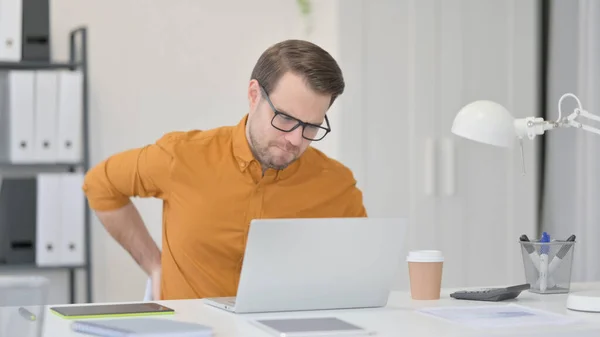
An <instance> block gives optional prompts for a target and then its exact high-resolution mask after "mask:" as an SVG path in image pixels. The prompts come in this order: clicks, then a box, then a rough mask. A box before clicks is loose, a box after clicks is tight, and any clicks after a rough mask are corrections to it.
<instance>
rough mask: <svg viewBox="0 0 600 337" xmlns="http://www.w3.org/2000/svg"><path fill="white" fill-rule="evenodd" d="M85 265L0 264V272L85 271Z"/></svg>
mask: <svg viewBox="0 0 600 337" xmlns="http://www.w3.org/2000/svg"><path fill="white" fill-rule="evenodd" d="M85 268H86V265H80V266H66V265H65V266H38V265H35V264H31V263H16V264H2V263H0V272H3V271H13V270H31V269H38V270H68V269H85Z"/></svg>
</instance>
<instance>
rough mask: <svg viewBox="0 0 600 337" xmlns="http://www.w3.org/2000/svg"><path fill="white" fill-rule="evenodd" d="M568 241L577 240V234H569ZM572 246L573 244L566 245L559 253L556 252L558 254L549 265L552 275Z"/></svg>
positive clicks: (549, 272) (549, 271)
mask: <svg viewBox="0 0 600 337" xmlns="http://www.w3.org/2000/svg"><path fill="white" fill-rule="evenodd" d="M567 242H575V235H571V236H569V238H568V239H567ZM571 246H573V244H568V245H564V246H562V247H561V248H560V250H559V251H558V253H556V256H554V258H553V259H552V262H550V265H549V266H548V275H552V273H554V271H555V270H556V268H558V265H559V264H560V263H561V262H562V259H563V258H564V257H565V255H567V253H568V252H569V249H571Z"/></svg>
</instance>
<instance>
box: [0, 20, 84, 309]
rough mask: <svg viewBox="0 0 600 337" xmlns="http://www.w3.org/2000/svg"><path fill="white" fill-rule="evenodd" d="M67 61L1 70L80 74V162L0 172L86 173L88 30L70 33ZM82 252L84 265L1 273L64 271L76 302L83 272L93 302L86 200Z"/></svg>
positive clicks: (1, 66) (5, 65)
mask: <svg viewBox="0 0 600 337" xmlns="http://www.w3.org/2000/svg"><path fill="white" fill-rule="evenodd" d="M69 38H70V40H69V60H68V62H32V61H23V62H3V61H0V71H6V70H52V69H55V70H72V71H76V70H78V71H81V73H82V80H83V83H82V86H83V87H82V95H83V97H82V107H81V113H82V115H83V116H82V117H83V118H82V124H83V125H81V130H82V142H83V144H82V160H81V162H79V163H73V164H71V163H69V164H63V163H57V164H11V163H0V169H1V170H18V172H31V173H36V172H37V173H42V172H73V171H76V170H78V169H79V170H82V171H83V172H87V170H88V169H89V166H90V160H89V130H88V120H89V104H88V102H89V100H88V78H89V74H88V58H87V47H88V46H87V28H86V27H79V28H76V29H74V30H72V31H71V32H70V33H69ZM84 245H85V247H84V251H85V258H84V261H85V263H84V264H83V265H74V266H70V265H65V266H63V265H61V266H56V267H51V266H38V265H36V264H28V263H24V264H0V271H12V270H65V271H67V272H68V273H69V297H70V298H69V301H70V303H75V298H76V272H77V271H78V270H84V272H85V280H86V282H85V283H86V284H85V287H86V289H85V294H86V299H85V302H88V303H89V302H92V301H93V300H92V271H91V252H90V251H91V240H90V212H89V206H88V203H87V200H85V211H84Z"/></svg>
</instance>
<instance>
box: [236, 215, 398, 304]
mask: <svg viewBox="0 0 600 337" xmlns="http://www.w3.org/2000/svg"><path fill="white" fill-rule="evenodd" d="M406 227H407V225H406V220H405V219H399V218H390V219H378V218H322V219H263V220H253V221H252V222H251V225H250V230H249V234H248V241H247V242H248V243H247V247H246V253H245V257H244V263H243V266H242V273H241V277H240V283H239V287H238V293H237V299H236V305H235V307H236V312H240V313H243V312H269V311H289V310H318V309H341V308H365V307H380V306H385V305H386V303H387V299H388V297H389V293H390V290H391V288H392V284H393V281H394V278H395V276H396V272H397V271H398V268H399V266H400V265H401V261H402V254H403V248H404V239H405V234H406Z"/></svg>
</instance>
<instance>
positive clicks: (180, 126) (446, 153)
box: [0, 0, 600, 302]
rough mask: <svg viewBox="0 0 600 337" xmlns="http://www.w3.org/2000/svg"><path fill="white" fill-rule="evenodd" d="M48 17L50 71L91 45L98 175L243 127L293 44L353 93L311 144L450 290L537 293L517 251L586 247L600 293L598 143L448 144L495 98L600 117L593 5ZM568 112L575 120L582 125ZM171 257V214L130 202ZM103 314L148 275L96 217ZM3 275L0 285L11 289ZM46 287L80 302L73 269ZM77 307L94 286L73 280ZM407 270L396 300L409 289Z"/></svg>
mask: <svg viewBox="0 0 600 337" xmlns="http://www.w3.org/2000/svg"><path fill="white" fill-rule="evenodd" d="M307 2H308V3H310V13H309V14H308V15H307V14H305V13H303V12H302V10H301V2H299V1H296V0H254V1H242V0H237V1H234V0H219V1H208V0H176V1H158V0H154V1H143V2H140V1H137V0H121V1H114V0H105V1H94V2H90V1H77V0H53V1H51V19H50V24H51V34H52V39H51V41H52V56H53V58H55V59H66V58H67V57H68V42H69V41H68V38H67V36H68V33H69V31H70V30H71V29H73V28H74V27H77V26H79V25H85V26H87V27H88V34H89V50H88V53H89V60H88V62H89V74H90V75H89V95H90V120H89V128H90V148H89V150H90V154H91V157H90V160H91V164H92V165H93V164H96V163H98V162H99V161H101V160H102V159H104V158H106V157H107V156H110V155H112V154H114V153H116V152H119V151H122V150H125V149H128V148H131V147H137V146H143V145H145V144H147V143H151V142H154V141H155V140H156V139H157V138H159V137H161V135H163V134H164V133H166V132H169V131H173V130H188V129H191V128H194V129H209V128H213V127H218V126H221V125H230V124H235V123H237V122H238V121H239V119H240V118H241V117H242V116H243V114H245V113H246V111H247V100H246V89H247V83H248V80H249V76H250V72H251V69H252V67H253V66H254V63H255V62H256V60H257V58H258V57H259V55H260V53H261V52H262V51H263V50H264V49H266V48H267V47H268V46H270V45H271V44H273V43H275V42H278V41H280V40H283V39H288V38H302V39H308V40H311V41H313V42H316V43H317V44H319V45H321V46H322V47H323V48H325V49H327V50H328V51H329V52H330V53H331V54H332V55H333V56H334V57H335V58H336V59H337V60H338V61H339V63H340V65H341V67H342V70H343V71H344V75H345V79H346V83H347V90H346V92H345V94H344V95H343V96H342V97H341V98H340V99H339V100H338V101H337V102H336V103H335V105H334V106H333V108H332V111H331V112H330V114H329V116H330V121H331V125H332V129H333V132H332V133H331V134H330V135H329V136H328V137H327V138H326V140H324V141H323V142H322V143H319V144H315V146H316V147H318V148H320V149H322V150H323V151H324V152H325V153H327V154H328V155H330V156H332V157H333V158H336V159H338V160H340V161H342V162H343V163H345V164H346V165H348V166H349V167H350V168H351V169H352V170H353V171H354V174H355V176H356V178H357V179H358V181H359V187H361V189H362V190H363V191H364V196H365V203H366V206H367V209H368V212H369V214H370V216H373V217H387V216H405V217H408V218H409V222H410V228H409V233H408V237H407V240H406V241H405V242H398V244H405V245H406V247H405V251H407V250H409V249H441V250H443V251H444V254H445V256H446V262H445V265H444V280H443V282H444V286H460V287H463V286H486V285H498V284H505V285H506V284H517V283H522V282H523V281H524V272H523V265H522V259H521V251H520V247H519V244H518V242H517V241H518V238H519V236H520V235H521V234H527V235H529V236H530V237H539V235H540V233H541V231H542V230H548V231H549V232H550V233H551V235H552V237H553V238H556V239H561V238H566V237H567V236H568V235H570V234H573V233H574V234H577V236H578V246H577V248H576V255H575V270H574V280H575V281H581V280H600V264H598V263H597V262H595V256H597V254H598V253H600V252H599V251H598V248H596V247H597V246H596V245H594V240H596V239H600V227H597V225H598V222H599V220H600V211H597V208H596V207H595V206H597V204H598V203H597V202H596V201H597V200H598V199H599V193H600V192H598V191H600V189H599V188H598V180H597V179H598V178H596V172H597V171H598V170H597V168H598V158H597V157H596V156H595V154H596V153H597V151H596V150H597V149H598V147H597V146H598V144H599V143H598V142H599V141H600V136H598V135H593V134H590V133H586V132H585V131H582V130H574V129H566V130H555V131H551V132H549V133H547V134H546V135H545V136H543V137H539V138H536V139H535V140H534V141H528V140H525V141H524V165H525V172H526V173H525V174H523V173H522V172H523V168H522V161H521V153H520V151H519V148H514V149H512V150H504V149H499V148H494V147H490V146H486V145H483V144H478V143H473V142H470V141H467V140H464V139H459V138H457V137H455V136H453V135H452V134H451V132H450V128H451V125H452V121H453V118H454V116H455V115H456V113H457V112H458V111H459V109H460V108H461V107H462V106H464V105H465V104H467V103H469V102H471V101H474V100H478V99H491V100H495V101H497V102H499V103H501V104H503V105H504V106H505V107H507V108H508V109H509V110H510V111H511V112H512V113H513V115H514V116H515V117H525V116H539V117H545V118H547V119H555V118H556V117H557V116H558V111H557V103H558V99H559V97H560V96H561V95H562V94H563V93H564V92H573V93H575V94H577V95H578V96H579V97H580V98H581V100H582V103H583V105H584V108H586V109H587V110H589V111H590V112H592V113H595V112H597V113H598V114H600V105H599V102H598V100H597V99H596V98H595V96H594V92H596V91H597V90H598V88H597V86H598V80H597V79H598V75H599V74H598V60H599V59H600V57H599V55H597V54H598V46H597V45H596V44H597V43H598V42H596V41H597V40H598V39H597V38H596V37H597V35H598V33H599V30H598V26H597V25H598V23H595V22H596V21H599V20H598V19H600V4H598V3H597V2H594V1H593V0H592V1H590V0H579V1H573V0H552V1H541V0H310V1H307ZM572 103H573V102H572V101H568V102H565V107H564V108H565V109H564V111H567V112H568V113H570V112H572V109H573V107H574V106H573V105H572ZM134 202H135V204H136V205H137V206H138V207H139V209H140V211H141V214H142V216H143V218H144V220H145V222H146V224H147V226H148V227H149V229H150V232H151V234H152V235H153V237H154V238H155V240H156V241H157V242H158V243H159V245H160V240H161V206H162V205H161V203H160V202H158V201H156V200H135V201H134ZM91 239H92V240H91V261H90V262H91V271H92V274H91V275H92V281H93V282H92V284H93V287H92V290H93V300H94V301H125V300H139V299H141V298H142V297H143V293H144V287H145V281H146V275H144V274H143V272H142V271H141V269H140V268H138V267H137V265H136V264H135V262H134V261H133V260H132V259H131V258H130V257H129V255H128V254H127V253H126V252H125V251H124V250H123V249H122V248H120V246H118V245H117V244H116V242H115V241H114V240H112V239H111V238H110V237H109V235H108V234H107V233H106V231H105V230H104V228H103V227H102V226H101V224H100V223H99V222H98V221H97V219H96V218H95V217H93V216H92V228H91ZM13 272H14V271H12V270H11V271H8V269H0V273H2V274H6V273H13ZM18 272H19V273H34V274H41V275H47V276H50V277H51V280H52V282H53V292H52V296H53V298H52V299H51V301H52V302H67V301H68V288H67V286H66V285H65V284H66V283H67V281H68V279H67V275H66V274H65V273H64V272H62V271H48V270H19V271H18ZM77 282H78V291H77V293H78V296H77V297H78V300H83V299H84V298H85V295H84V291H85V286H84V283H85V277H84V275H83V273H79V274H78V278H77ZM407 286H408V280H407V277H406V266H405V265H400V266H398V278H397V282H396V288H397V289H406V288H407Z"/></svg>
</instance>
